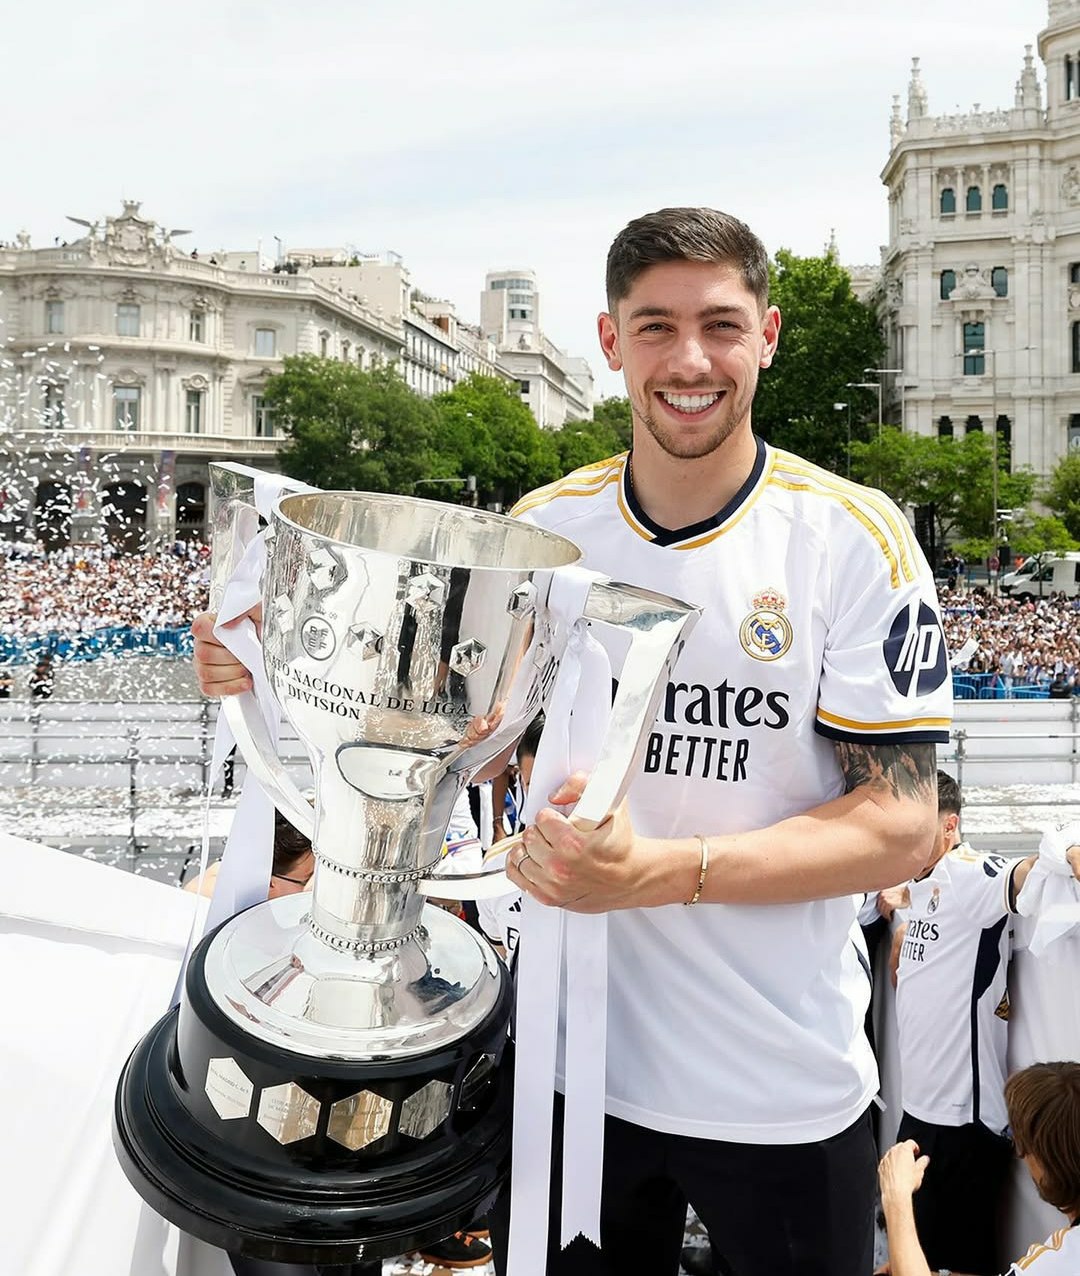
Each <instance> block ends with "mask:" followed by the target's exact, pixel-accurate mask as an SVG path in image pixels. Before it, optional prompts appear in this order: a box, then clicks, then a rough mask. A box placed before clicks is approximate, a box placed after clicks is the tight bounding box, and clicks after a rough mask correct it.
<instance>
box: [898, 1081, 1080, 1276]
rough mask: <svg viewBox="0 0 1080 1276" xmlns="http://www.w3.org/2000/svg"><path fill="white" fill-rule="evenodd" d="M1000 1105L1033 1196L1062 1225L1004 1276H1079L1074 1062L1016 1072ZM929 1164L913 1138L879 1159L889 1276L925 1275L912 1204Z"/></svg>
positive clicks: (1079, 1140)
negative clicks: (1059, 1218) (1031, 1183)
mask: <svg viewBox="0 0 1080 1276" xmlns="http://www.w3.org/2000/svg"><path fill="white" fill-rule="evenodd" d="M1005 1102H1006V1105H1007V1107H1008V1112H1009V1124H1010V1126H1011V1129H1012V1136H1013V1142H1014V1144H1015V1146H1016V1152H1017V1155H1018V1156H1020V1157H1021V1158H1022V1159H1023V1161H1024V1164H1025V1165H1026V1166H1027V1168H1028V1170H1029V1172H1030V1174H1031V1177H1032V1180H1033V1181H1034V1183H1035V1187H1036V1188H1037V1190H1038V1192H1039V1195H1040V1196H1041V1197H1042V1198H1043V1200H1044V1201H1047V1202H1049V1203H1050V1204H1051V1205H1053V1206H1055V1207H1056V1208H1057V1209H1059V1210H1060V1211H1061V1212H1062V1214H1063V1215H1064V1216H1065V1219H1066V1220H1067V1221H1066V1223H1065V1226H1063V1227H1061V1228H1059V1229H1058V1230H1057V1231H1056V1232H1054V1233H1053V1234H1052V1235H1051V1236H1049V1237H1048V1238H1047V1239H1046V1240H1045V1241H1043V1242H1042V1243H1041V1244H1036V1245H1032V1246H1031V1248H1030V1249H1029V1250H1028V1252H1027V1253H1026V1254H1025V1255H1024V1256H1023V1258H1018V1259H1017V1260H1016V1262H1015V1263H1013V1264H1012V1266H1011V1267H1010V1268H1009V1270H1008V1273H1007V1276H1076V1273H1077V1272H1080V1227H1077V1222H1078V1221H1080V1063H1074V1062H1069V1063H1036V1064H1032V1066H1031V1067H1030V1068H1024V1069H1023V1070H1022V1071H1020V1072H1016V1073H1014V1074H1013V1075H1012V1076H1011V1077H1010V1078H1009V1081H1008V1083H1007V1085H1006V1086H1005ZM928 1163H929V1158H928V1157H925V1156H920V1155H919V1147H918V1144H916V1143H915V1142H914V1141H913V1140H910V1139H909V1140H907V1141H906V1142H904V1143H898V1144H896V1146H895V1147H892V1148H890V1149H889V1151H888V1152H886V1154H885V1156H884V1157H883V1158H882V1161H881V1166H880V1169H879V1177H880V1179H881V1201H882V1207H883V1208H884V1210H885V1220H886V1223H887V1224H888V1228H889V1254H890V1261H889V1266H888V1268H886V1269H885V1271H887V1272H888V1273H890V1276H931V1272H930V1267H929V1265H928V1263H927V1261H926V1258H925V1256H924V1255H923V1252H922V1249H921V1247H920V1245H919V1238H918V1235H917V1234H916V1231H915V1214H914V1210H913V1206H912V1200H913V1197H914V1194H915V1192H916V1191H917V1190H918V1188H919V1185H920V1183H921V1182H922V1179H923V1174H924V1173H925V1171H926V1167H927V1164H928Z"/></svg>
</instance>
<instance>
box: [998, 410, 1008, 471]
mask: <svg viewBox="0 0 1080 1276" xmlns="http://www.w3.org/2000/svg"><path fill="white" fill-rule="evenodd" d="M997 437H998V468H999V469H1005V470H1007V471H1009V472H1010V473H1011V472H1012V422H1011V421H1010V420H1009V418H1008V417H1007V416H999V417H998V419H997Z"/></svg>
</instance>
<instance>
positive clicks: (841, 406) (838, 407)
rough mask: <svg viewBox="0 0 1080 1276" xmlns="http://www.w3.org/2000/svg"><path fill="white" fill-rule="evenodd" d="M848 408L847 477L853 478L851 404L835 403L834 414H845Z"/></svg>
mask: <svg viewBox="0 0 1080 1276" xmlns="http://www.w3.org/2000/svg"><path fill="white" fill-rule="evenodd" d="M845 408H847V476H848V478H851V404H850V403H834V404H833V411H834V412H843V410H844V409H845Z"/></svg>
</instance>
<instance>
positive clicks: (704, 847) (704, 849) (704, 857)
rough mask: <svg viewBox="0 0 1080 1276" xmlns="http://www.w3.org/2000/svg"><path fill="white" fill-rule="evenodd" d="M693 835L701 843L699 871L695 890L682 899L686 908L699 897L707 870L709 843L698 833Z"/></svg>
mask: <svg viewBox="0 0 1080 1276" xmlns="http://www.w3.org/2000/svg"><path fill="white" fill-rule="evenodd" d="M694 836H695V837H696V838H697V840H698V841H699V842H700V843H701V872H700V873H698V879H697V890H696V891H694V893H693V895H691V896H690V898H689V899H688V900H685V901H684V903H685V905H686V907H687V908H689V907H690V905H691V904H696V903H697V902H698V900H699V899H700V898H701V892H702V891H703V890H704V889H705V874H706V873H707V872H708V871H709V843H708V842H707V841H706V839H705V838H704V837H702V835H701V834H700V833H695V834H694Z"/></svg>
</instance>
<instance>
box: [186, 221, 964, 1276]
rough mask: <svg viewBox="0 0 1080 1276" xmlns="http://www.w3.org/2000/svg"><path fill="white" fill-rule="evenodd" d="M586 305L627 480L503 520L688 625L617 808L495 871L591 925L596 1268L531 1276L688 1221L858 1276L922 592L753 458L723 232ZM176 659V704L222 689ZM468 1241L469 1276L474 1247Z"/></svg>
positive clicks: (938, 703) (909, 810)
mask: <svg viewBox="0 0 1080 1276" xmlns="http://www.w3.org/2000/svg"><path fill="white" fill-rule="evenodd" d="M607 293H608V309H607V311H606V312H605V313H604V314H603V315H601V316H600V320H599V334H600V343H601V347H602V349H603V351H604V355H605V357H606V359H607V362H608V366H609V367H610V368H612V369H613V370H614V371H620V370H621V371H622V372H623V374H624V377H625V381H626V387H627V393H628V396H629V398H630V403H631V409H632V413H633V449H632V452H631V453H630V454H629V455H624V456H620V457H615V458H613V459H612V460H611V461H609V462H605V463H601V464H599V465H593V466H587V467H585V469H583V470H580V471H577V472H576V473H574V474H572V475H570V476H569V477H568V478H566V479H564V480H562V481H561V482H558V483H554V484H551V485H550V486H549V487H547V488H545V489H542V490H541V491H539V492H536V493H533V494H532V495H530V496H528V497H526V498H525V499H524V500H523V501H522V502H521V503H520V505H519V507H518V510H517V513H518V514H519V515H520V516H521V517H523V518H527V519H529V520H531V521H533V522H535V523H537V524H539V525H540V526H543V527H545V528H551V529H554V530H557V531H559V532H561V533H563V534H564V535H566V536H568V537H569V538H570V539H571V540H573V541H575V542H576V543H577V544H578V545H579V546H580V547H581V548H582V550H583V552H584V561H585V565H586V566H588V567H591V568H594V569H597V570H599V571H602V572H607V573H609V574H610V575H612V576H614V577H615V578H616V579H620V580H626V581H629V582H630V583H632V584H636V585H641V586H646V587H650V588H653V589H657V590H659V591H661V592H663V593H667V594H674V595H676V596H680V597H683V598H686V599H688V600H689V601H691V602H693V603H696V604H699V605H701V606H702V607H703V608H704V613H703V616H702V619H701V621H700V622H699V623H698V625H697V626H696V628H695V630H694V632H693V634H692V635H691V637H690V639H689V641H688V643H687V645H686V647H685V648H684V650H683V652H682V654H681V656H680V658H679V661H678V664H677V666H676V669H675V674H674V677H673V679H672V681H671V683H670V685H669V686H668V688H667V690H666V694H665V696H664V699H663V701H662V704H661V708H660V712H659V715H658V718H657V721H656V723H655V727H654V730H653V732H652V734H651V736H650V739H649V743H648V749H647V751H646V755H645V758H644V761H643V764H642V770H641V773H640V774H639V775H638V776H636V777H635V778H634V780H633V783H632V786H631V790H630V796H629V799H628V801H627V802H626V803H625V804H624V805H623V806H622V807H621V808H620V809H619V810H618V811H616V812H614V813H613V815H612V817H611V818H610V819H608V820H607V821H605V822H604V823H603V824H602V825H601V826H600V827H599V828H598V829H596V830H594V831H593V832H590V833H585V832H582V831H581V830H579V829H577V828H576V827H575V826H574V824H573V823H572V822H571V821H570V820H568V819H567V818H565V817H564V815H563V814H561V813H560V812H559V811H557V810H556V809H554V807H555V806H557V805H559V803H560V802H563V801H565V800H566V799H568V798H570V797H572V795H573V794H574V793H576V792H579V791H580V788H581V783H582V780H581V777H571V779H570V780H569V781H568V782H567V784H566V785H565V786H564V787H563V789H562V790H561V791H560V792H559V793H557V794H554V795H552V802H553V806H552V807H549V808H547V809H545V810H543V811H541V812H540V813H539V815H538V816H537V821H536V824H535V825H533V826H530V827H529V828H527V829H526V830H525V832H524V839H525V841H524V846H523V847H522V848H516V849H514V850H513V851H512V852H511V853H510V855H509V857H508V868H507V872H508V874H509V876H510V877H511V879H512V880H513V882H514V884H515V885H516V886H517V887H518V888H519V889H521V890H524V891H527V892H529V893H530V894H531V895H533V896H534V897H535V898H537V899H538V900H539V901H540V902H542V903H544V904H547V905H550V906H554V907H564V908H570V909H577V910H581V911H593V912H601V911H603V912H608V913H610V918H609V922H610V927H609V934H610V954H609V970H610V981H609V993H608V1015H609V1026H608V1096H607V1105H606V1106H607V1112H608V1121H607V1128H606V1132H605V1161H604V1183H603V1201H602V1207H601V1239H602V1245H603V1248H602V1251H596V1250H595V1249H592V1248H591V1247H590V1246H588V1245H587V1243H586V1242H584V1241H583V1240H581V1239H580V1238H579V1239H578V1240H577V1241H575V1242H574V1243H572V1244H571V1245H570V1246H569V1247H568V1248H567V1249H566V1250H565V1251H562V1252H560V1250H559V1246H558V1239H557V1238H558V1222H557V1219H555V1218H553V1227H552V1233H551V1235H552V1238H553V1239H552V1242H551V1244H550V1245H549V1258H548V1270H549V1273H550V1274H551V1276H556V1273H557V1274H558V1276H567V1274H569V1273H582V1274H583V1276H584V1274H585V1273H589V1274H590V1276H591V1274H593V1273H609V1272H619V1273H622V1272H637V1271H648V1273H649V1276H668V1274H670V1276H675V1273H676V1272H677V1271H678V1263H679V1251H680V1249H681V1246H682V1235H683V1222H684V1217H685V1209H686V1204H687V1199H688V1198H689V1200H690V1201H691V1202H692V1203H693V1205H694V1207H695V1209H696V1210H697V1212H698V1215H699V1216H700V1217H701V1219H702V1221H703V1222H704V1224H705V1225H706V1227H707V1228H708V1230H709V1232H710V1235H711V1237H712V1240H713V1243H714V1245H715V1246H716V1249H717V1254H718V1261H720V1262H722V1263H723V1264H726V1266H727V1268H728V1269H729V1270H730V1271H731V1272H734V1273H736V1274H737V1276H811V1274H815V1276H816V1274H819V1273H828V1276H865V1273H866V1272H867V1271H868V1270H869V1268H870V1265H871V1251H872V1230H873V1210H874V1185H873V1178H874V1174H873V1170H874V1164H875V1162H876V1159H877V1158H876V1153H875V1150H874V1145H873V1140H872V1137H871V1132H870V1123H869V1119H868V1117H867V1107H868V1105H869V1102H870V1099H871V1097H872V1095H873V1094H874V1092H875V1091H876V1089H877V1075H876V1070H875V1067H874V1060H873V1057H872V1055H871V1052H870V1049H869V1047H868V1045H867V1043H866V1039H865V1037H864V1034H863V1029H862V1023H863V1013H864V1010H865V1007H866V1002H867V998H868V996H869V980H868V977H867V974H866V973H865V971H864V968H863V965H862V962H861V961H860V953H859V951H858V949H857V948H856V945H855V944H854V943H853V941H852V937H851V932H852V926H853V923H854V920H855V903H854V897H855V895H856V893H858V894H860V895H861V894H862V893H863V892H865V891H869V890H880V889H882V888H884V887H887V886H891V885H893V884H894V883H895V882H897V881H903V880H906V879H907V878H909V877H911V876H912V875H913V874H915V873H917V872H919V871H920V870H921V868H922V867H923V865H924V864H925V862H926V858H927V855H928V853H929V850H930V847H931V844H932V841H933V830H934V821H935V809H936V793H935V786H934V776H935V772H936V765H935V756H934V746H935V743H937V742H943V741H945V740H947V738H948V734H947V733H948V726H949V716H950V711H951V706H952V698H951V686H950V681H949V670H948V661H947V657H946V651H945V643H944V635H943V632H942V628H941V622H940V617H939V615H938V610H937V602H936V596H935V592H934V585H933V580H932V577H931V575H930V572H929V570H928V569H927V566H926V563H925V561H924V559H923V556H922V554H921V552H920V551H919V548H918V546H917V544H916V543H915V540H914V538H913V537H912V534H911V530H910V528H909V526H908V524H907V522H906V520H905V519H904V517H903V516H902V515H901V514H900V512H899V511H898V510H897V509H896V507H895V506H894V505H893V504H892V503H891V502H890V501H889V500H888V499H887V498H886V497H884V496H883V495H882V494H881V493H880V492H874V491H869V490H867V489H865V488H862V487H859V486H858V485H856V484H853V483H850V482H847V481H846V480H844V479H841V478H837V477H836V476H835V475H832V474H830V473H827V472H826V471H824V470H821V469H819V468H818V467H817V466H814V465H811V464H808V463H807V462H805V461H803V460H801V459H799V458H798V457H796V456H792V455H790V454H789V453H785V452H781V451H778V450H776V449H774V448H771V447H769V446H767V445H766V444H765V443H763V442H762V441H761V440H760V439H758V438H757V437H755V435H754V433H753V429H752V426H751V404H752V402H753V398H754V392H755V389H756V387H757V378H758V373H759V371H760V369H762V368H767V367H768V366H769V365H770V364H771V362H772V360H773V356H774V354H775V352H776V348H777V343H778V340H779V335H780V314H779V311H778V310H777V309H776V307H775V306H770V305H769V303H768V262H767V256H766V253H765V249H764V247H763V246H762V244H761V242H760V241H759V240H758V239H757V237H756V236H755V235H753V234H752V232H751V231H750V230H749V229H748V228H747V227H746V226H744V225H743V224H742V223H741V222H739V221H737V220H736V219H735V218H733V217H730V216H728V215H726V214H723V213H719V212H716V211H714V210H711V209H667V210H664V211H662V212H659V213H655V214H651V215H649V216H647V217H643V218H639V219H638V220H636V221H634V222H632V223H631V224H630V225H629V226H628V227H627V228H626V229H625V230H624V231H623V232H622V233H621V234H620V235H619V236H618V237H617V238H616V240H615V242H614V244H613V245H612V248H611V251H610V253H609V255H608V268H607ZM207 629H208V623H207V622H203V623H202V624H201V625H200V627H199V628H198V629H197V630H196V633H197V636H198V638H199V640H200V643H199V644H197V647H196V657H197V661H198V666H199V669H200V679H201V681H202V684H203V687H204V690H210V691H216V692H227V691H230V690H240V689H242V688H243V686H244V685H245V682H244V679H243V673H242V671H239V670H237V668H236V666H235V662H231V657H228V656H227V655H226V656H222V655H220V653H219V652H218V651H215V649H214V647H213V645H212V644H210V643H209V642H207V641H205V637H206V633H207ZM612 657H613V669H614V670H615V671H616V673H617V671H618V668H619V666H620V662H621V659H622V652H621V651H613V652H612ZM505 761H506V759H505V758H504V759H503V760H502V761H499V762H496V763H495V764H493V766H492V768H491V770H492V773H495V772H497V771H498V770H500V769H501V768H502V766H503V765H505ZM688 904H690V905H692V906H691V907H686V905H688ZM521 943H523V944H527V943H528V936H527V935H523V936H522V938H521ZM556 1124H557V1128H559V1127H560V1126H561V1122H558V1121H557V1123H556ZM556 1160H557V1158H556ZM553 1174H554V1176H555V1178H554V1181H555V1182H558V1181H559V1180H558V1176H559V1167H558V1165H557V1164H556V1165H555V1166H554V1167H553ZM553 1214H557V1210H553ZM492 1238H493V1240H494V1241H495V1244H496V1255H497V1256H498V1255H499V1253H500V1248H501V1246H502V1239H501V1236H500V1233H499V1231H498V1228H497V1222H496V1220H495V1219H494V1218H493V1220H492Z"/></svg>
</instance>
